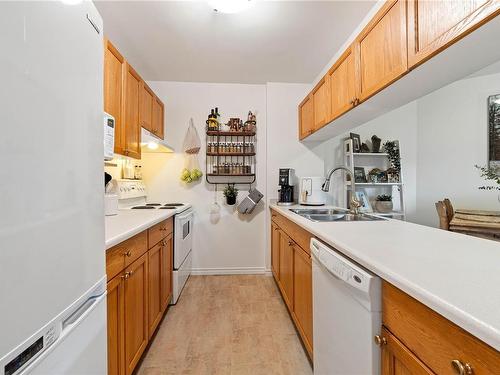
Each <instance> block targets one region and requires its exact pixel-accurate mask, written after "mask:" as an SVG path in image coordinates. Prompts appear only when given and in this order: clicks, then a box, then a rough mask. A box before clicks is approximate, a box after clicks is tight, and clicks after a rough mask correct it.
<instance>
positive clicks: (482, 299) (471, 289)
mask: <svg viewBox="0 0 500 375" xmlns="http://www.w3.org/2000/svg"><path fill="white" fill-rule="evenodd" d="M270 207H271V208H273V209H275V210H277V211H278V212H280V213H281V214H282V215H283V216H285V217H287V218H288V219H290V220H291V221H293V222H295V223H296V224H298V225H300V226H301V227H303V228H304V229H306V230H307V231H309V232H310V233H312V234H313V235H315V236H316V237H318V238H319V239H320V240H322V241H323V242H325V243H326V244H328V245H330V246H332V247H334V248H335V249H337V250H338V251H339V252H341V253H343V254H344V255H346V256H347V257H349V258H351V259H353V260H354V261H356V262H357V263H359V264H361V265H362V266H364V267H365V268H367V269H368V270H370V271H372V272H373V273H375V274H377V275H378V276H380V277H381V278H383V279H384V280H386V281H388V282H389V283H391V284H393V285H395V286H396V287H398V288H399V289H401V290H403V291H404V292H406V293H407V294H409V295H410V296H412V297H414V298H415V299H417V300H419V301H420V302H422V303H423V304H425V305H427V306H428V307H430V308H431V309H433V310H434V311H436V312H438V313H439V314H441V315H443V316H444V317H446V318H447V319H449V320H451V321H452V322H454V323H455V324H457V325H458V326H460V327H462V328H463V329H465V330H466V331H468V332H470V333H471V334H472V335H474V336H476V337H478V338H479V339H481V340H483V341H484V342H486V343H487V344H489V345H491V346H492V347H493V348H495V349H496V350H499V351H500V243H499V242H494V241H490V240H483V239H479V238H475V237H471V236H466V235H462V234H458V233H452V232H448V231H444V230H441V229H436V228H430V227H426V226H423V225H418V224H412V223H408V222H404V221H399V220H386V221H365V222H363V221H360V222H333V223H332V222H319V223H318V222H312V221H310V220H308V219H306V218H303V217H301V216H299V215H297V214H294V213H292V212H290V211H289V208H299V207H300V208H306V207H304V206H295V207H291V206H288V207H284V206H277V205H276V204H274V203H270Z"/></svg>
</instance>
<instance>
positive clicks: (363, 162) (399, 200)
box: [344, 139, 406, 220]
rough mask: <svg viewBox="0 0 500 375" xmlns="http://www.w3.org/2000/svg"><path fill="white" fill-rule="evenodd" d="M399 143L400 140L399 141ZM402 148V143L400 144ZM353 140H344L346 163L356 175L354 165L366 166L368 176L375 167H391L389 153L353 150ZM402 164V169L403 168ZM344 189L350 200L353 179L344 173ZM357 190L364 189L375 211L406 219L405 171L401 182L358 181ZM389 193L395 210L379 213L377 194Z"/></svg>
mask: <svg viewBox="0 0 500 375" xmlns="http://www.w3.org/2000/svg"><path fill="white" fill-rule="evenodd" d="M398 144H399V142H398ZM399 148H400V150H401V145H399ZM352 150H353V148H352V140H351V139H346V140H345V141H344V164H345V165H346V166H347V167H348V168H349V169H350V170H351V171H352V173H353V175H354V167H363V168H365V174H366V176H367V177H368V172H369V171H370V170H371V169H373V168H379V169H381V170H382V171H385V170H387V169H388V168H389V167H390V163H389V158H388V154H387V153H384V152H380V153H374V152H366V153H362V152H352ZM402 168H403V167H402V166H401V170H402ZM344 189H345V197H346V202H349V200H350V195H351V181H347V175H346V174H345V173H344ZM356 190H357V191H364V193H365V194H366V196H367V197H368V200H369V201H370V204H371V206H372V209H373V213H376V214H377V215H380V216H385V217H391V218H394V219H400V220H405V218H406V212H405V205H404V183H403V173H402V172H400V176H399V182H357V183H356ZM381 194H388V195H391V196H392V203H393V205H394V210H393V211H392V212H390V213H379V212H377V211H376V209H375V198H376V197H377V195H381Z"/></svg>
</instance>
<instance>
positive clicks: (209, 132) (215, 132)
mask: <svg viewBox="0 0 500 375" xmlns="http://www.w3.org/2000/svg"><path fill="white" fill-rule="evenodd" d="M207 135H210V136H221V137H230V136H231V137H243V136H246V137H253V136H255V132H231V131H229V132H222V131H218V130H207Z"/></svg>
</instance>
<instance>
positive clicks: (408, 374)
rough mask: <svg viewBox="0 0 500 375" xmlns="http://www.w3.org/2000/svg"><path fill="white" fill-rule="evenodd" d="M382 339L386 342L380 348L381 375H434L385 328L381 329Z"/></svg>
mask: <svg viewBox="0 0 500 375" xmlns="http://www.w3.org/2000/svg"><path fill="white" fill-rule="evenodd" d="M382 337H383V338H384V339H385V340H386V341H385V342H386V343H385V344H384V345H383V346H382V361H381V362H382V375H432V374H434V373H433V372H432V371H431V370H430V369H429V368H428V367H427V366H425V365H424V364H423V363H422V361H420V360H419V359H418V358H417V357H416V356H415V355H414V354H413V353H412V352H411V351H410V350H409V349H408V348H407V347H406V346H404V345H403V344H402V343H401V341H399V340H398V339H397V338H396V337H395V336H393V335H392V334H391V333H390V332H389V331H388V330H387V329H385V328H383V329H382Z"/></svg>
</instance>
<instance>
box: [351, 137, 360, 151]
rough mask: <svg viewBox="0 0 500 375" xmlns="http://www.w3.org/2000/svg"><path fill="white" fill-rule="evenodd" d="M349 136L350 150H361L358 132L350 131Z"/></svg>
mask: <svg viewBox="0 0 500 375" xmlns="http://www.w3.org/2000/svg"><path fill="white" fill-rule="evenodd" d="M350 138H351V139H352V152H361V137H360V136H359V134H356V133H351V134H350Z"/></svg>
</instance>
